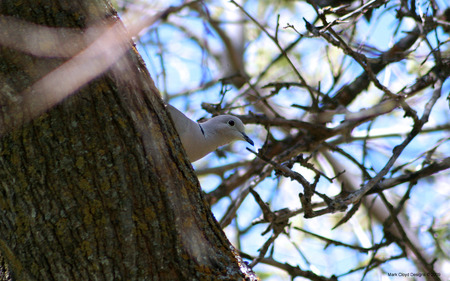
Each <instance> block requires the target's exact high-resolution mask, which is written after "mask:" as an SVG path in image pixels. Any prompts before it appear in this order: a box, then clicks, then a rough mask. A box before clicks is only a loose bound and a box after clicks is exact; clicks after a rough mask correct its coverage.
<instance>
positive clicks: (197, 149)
mask: <svg viewBox="0 0 450 281" xmlns="http://www.w3.org/2000/svg"><path fill="white" fill-rule="evenodd" d="M166 108H167V109H168V111H169V113H170V115H171V117H172V120H173V123H174V125H175V129H176V130H177V132H178V135H179V136H180V139H181V143H182V144H183V147H184V150H185V151H186V154H187V156H188V158H189V161H191V162H195V161H197V160H199V159H201V158H203V157H205V156H206V155H207V154H209V153H210V152H212V151H214V150H216V149H217V148H218V147H220V146H223V145H226V144H228V143H230V142H232V141H235V140H244V141H246V142H248V143H249V144H251V145H254V142H253V141H252V140H251V139H250V138H249V137H248V136H247V134H246V133H245V127H244V123H242V121H241V120H240V119H239V118H237V117H236V116H232V115H219V116H215V117H213V118H211V119H208V120H207V121H205V122H203V123H197V122H195V121H192V120H191V119H189V118H188V117H187V116H186V115H184V114H183V113H182V112H181V111H179V110H178V109H176V108H175V107H173V106H172V105H170V104H167V105H166Z"/></svg>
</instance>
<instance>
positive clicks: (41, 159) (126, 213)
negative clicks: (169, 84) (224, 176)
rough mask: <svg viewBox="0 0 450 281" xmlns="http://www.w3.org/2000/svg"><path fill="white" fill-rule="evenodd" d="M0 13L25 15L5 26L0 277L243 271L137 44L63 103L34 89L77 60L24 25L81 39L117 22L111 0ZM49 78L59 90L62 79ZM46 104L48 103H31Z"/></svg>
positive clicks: (171, 276) (0, 89)
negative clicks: (91, 29)
mask: <svg viewBox="0 0 450 281" xmlns="http://www.w3.org/2000/svg"><path fill="white" fill-rule="evenodd" d="M0 15H2V16H1V18H0V22H1V23H2V24H3V25H2V26H5V25H8V23H11V22H14V23H16V24H17V22H16V21H17V20H23V21H24V22H25V21H26V24H25V23H24V22H22V23H20V24H17V25H15V27H13V28H12V29H8V30H5V29H3V30H0V34H1V37H2V38H3V39H2V40H0V44H2V46H0V111H1V118H0V120H1V123H0V126H1V129H0V132H1V133H2V136H1V140H0V253H1V256H2V260H1V261H0V277H2V278H3V280H9V279H10V278H12V280H240V279H243V278H244V277H243V276H245V275H244V274H243V273H242V271H243V270H241V268H240V266H243V265H242V263H241V262H239V261H237V257H236V256H235V254H234V252H233V250H232V248H231V247H230V244H229V242H228V240H227V239H226V237H225V235H224V233H223V232H222V230H221V229H220V228H219V226H218V224H217V222H216V220H215V219H214V217H213V216H212V214H211V212H210V210H209V207H208V206H207V205H206V204H205V202H204V200H203V197H202V192H201V190H200V187H199V183H198V180H197V178H196V176H195V174H194V173H193V170H192V167H191V165H190V163H189V162H188V161H187V160H186V158H185V155H184V152H183V150H182V148H181V144H180V141H179V139H178V137H177V135H176V133H175V131H174V127H173V125H172V123H171V121H170V119H169V117H168V115H167V113H166V112H165V109H164V106H163V103H162V100H161V98H160V96H159V93H158V91H157V89H156V88H155V86H154V84H153V82H152V80H151V78H150V76H149V74H148V72H147V70H146V69H145V65H144V64H143V63H142V61H141V59H140V57H139V55H138V54H137V53H136V51H135V49H134V48H132V44H131V43H129V44H128V49H127V51H126V52H125V53H124V55H123V56H122V57H121V58H120V59H118V60H117V61H116V62H115V63H114V64H112V65H111V66H110V67H109V69H108V71H107V72H105V73H102V74H101V75H99V76H98V77H97V78H96V79H94V80H92V81H86V82H88V83H87V84H86V83H84V84H82V85H79V86H78V90H77V91H76V93H75V94H73V95H70V96H69V97H67V98H66V99H65V100H64V101H63V102H62V103H59V104H57V105H56V106H53V107H51V108H50V106H51V105H52V104H53V103H54V102H52V101H51V100H47V96H42V97H43V99H44V101H42V100H39V98H40V96H37V95H38V94H42V93H40V92H39V91H37V92H36V91H34V90H35V88H34V85H36V84H37V83H38V81H41V80H40V79H44V78H45V76H46V75H47V74H48V73H50V72H52V71H55V70H56V71H57V67H60V68H62V67H64V66H65V65H67V64H68V63H70V60H69V57H67V56H64V54H68V53H71V52H72V51H73V50H72V51H67V50H58V52H57V53H58V54H57V55H55V56H50V55H48V54H47V53H48V51H49V50H51V45H52V42H51V41H47V39H48V38H43V37H38V38H39V40H38V41H35V42H34V41H33V42H25V41H27V40H32V39H31V38H34V37H33V36H36V34H26V33H25V30H27V28H26V27H27V24H28V25H29V24H30V23H33V25H31V26H32V27H36V28H39V27H42V28H43V29H44V30H45V28H46V27H43V26H47V27H48V26H50V27H57V28H59V29H51V30H53V31H55V32H56V33H57V36H59V37H58V38H66V37H64V36H67V34H71V37H70V38H66V39H67V40H68V42H69V43H68V42H62V43H63V45H64V46H62V47H61V48H63V47H68V46H72V47H73V46H75V45H77V44H80V46H82V45H85V46H84V47H86V46H87V45H89V42H74V41H70V40H71V39H73V38H78V36H79V37H80V38H84V37H83V36H84V34H85V32H86V30H87V28H88V27H90V26H93V25H96V26H108V25H111V24H114V23H117V22H118V21H119V20H118V18H117V16H116V14H115V11H114V10H113V9H112V8H111V7H110V6H109V4H107V3H105V1H102V0H97V1H93V0H85V1H82V0H79V1H72V0H60V1H57V0H55V1H50V0H49V1H20V2H16V1H2V2H0ZM9 26H11V25H9ZM61 27H64V28H65V29H60V28H61ZM58 32H59V33H58ZM5 36H6V37H5ZM8 38H9V39H11V40H14V42H13V43H11V42H10V41H8V42H9V43H8V42H7V41H5V40H7V39H8ZM20 40H24V42H25V43H30V44H29V45H27V46H28V47H23V44H22V45H21V43H23V42H22V41H20ZM19 41H20V42H19ZM63 41H64V40H63ZM5 42H6V43H5ZM16 43H17V45H14V44H16ZM60 43H61V42H60ZM25 45H26V44H25ZM21 46H22V47H21ZM49 46H50V47H49ZM80 48H81V47H80ZM95 59H96V58H92V60H94V61H95ZM79 72H80V73H79V74H80V75H82V74H83V73H81V71H79ZM65 78H69V79H71V78H72V77H70V76H69V77H65ZM74 79H75V77H74ZM53 82H54V84H53V85H55V86H54V90H55V92H58V91H59V90H60V89H59V87H61V88H64V87H65V86H66V84H67V83H66V82H64V81H53ZM33 94H34V95H33ZM44 94H48V92H45V93H44ZM36 97H38V99H36ZM27 98H32V99H28V102H27ZM29 100H32V101H33V102H29ZM46 102H47V103H48V104H49V108H47V110H45V109H44V110H37V111H36V110H35V108H34V106H37V104H39V105H42V104H45V103H46ZM17 108H19V109H20V110H17ZM41 111H42V112H44V113H42V114H40V112H41ZM34 113H35V114H34ZM27 114H28V115H27ZM34 115H38V116H37V117H36V116H34ZM22 123H23V124H22Z"/></svg>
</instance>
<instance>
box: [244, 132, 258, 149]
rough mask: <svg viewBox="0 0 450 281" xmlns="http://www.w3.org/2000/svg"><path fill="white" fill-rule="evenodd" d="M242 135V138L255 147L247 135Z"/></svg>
mask: <svg viewBox="0 0 450 281" xmlns="http://www.w3.org/2000/svg"><path fill="white" fill-rule="evenodd" d="M241 134H242V138H243V139H244V140H245V141H246V142H248V143H249V144H251V145H253V146H255V143H254V142H253V141H252V140H251V139H250V138H249V137H248V136H247V135H246V134H245V133H241Z"/></svg>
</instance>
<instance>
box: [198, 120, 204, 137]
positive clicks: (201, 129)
mask: <svg viewBox="0 0 450 281" xmlns="http://www.w3.org/2000/svg"><path fill="white" fill-rule="evenodd" d="M197 124H198V126H199V127H200V131H202V135H203V136H205V131H203V128H202V125H200V123H197Z"/></svg>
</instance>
